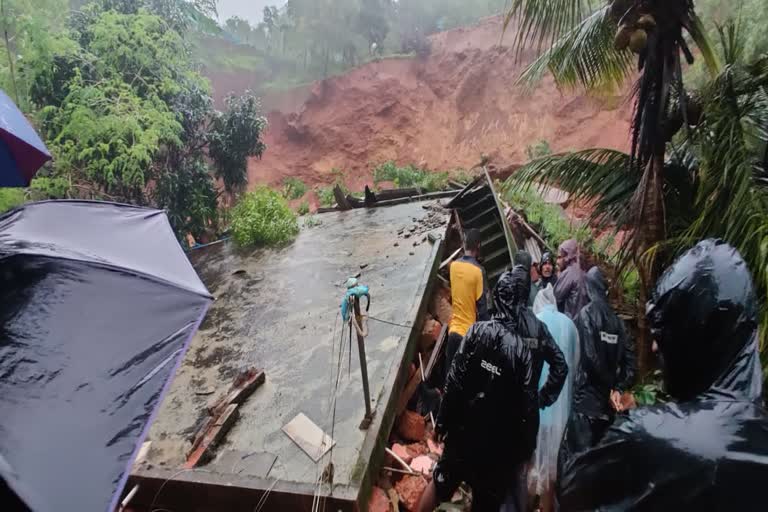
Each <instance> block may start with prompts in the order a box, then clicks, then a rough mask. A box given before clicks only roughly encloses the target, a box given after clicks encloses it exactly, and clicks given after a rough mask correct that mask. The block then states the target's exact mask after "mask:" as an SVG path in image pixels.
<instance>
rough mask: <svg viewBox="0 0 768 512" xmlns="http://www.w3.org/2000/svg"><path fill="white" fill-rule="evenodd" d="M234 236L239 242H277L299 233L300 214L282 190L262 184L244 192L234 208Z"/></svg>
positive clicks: (246, 244) (251, 243) (290, 238)
mask: <svg viewBox="0 0 768 512" xmlns="http://www.w3.org/2000/svg"><path fill="white" fill-rule="evenodd" d="M231 228H232V237H233V238H234V239H235V242H237V243H238V245H240V246H243V247H246V246H254V245H274V244H279V243H283V242H288V241H290V240H292V239H293V238H295V237H296V235H297V234H298V233H299V223H298V221H297V219H296V214H295V213H293V211H291V209H290V208H289V207H288V203H287V201H286V200H285V198H283V197H282V196H281V195H280V194H279V193H277V192H275V191H274V190H271V189H269V188H266V187H259V188H257V189H256V190H254V191H253V192H249V193H247V194H245V195H244V196H243V198H242V199H241V200H240V202H239V203H237V205H236V206H235V207H234V208H233V210H232V224H231Z"/></svg>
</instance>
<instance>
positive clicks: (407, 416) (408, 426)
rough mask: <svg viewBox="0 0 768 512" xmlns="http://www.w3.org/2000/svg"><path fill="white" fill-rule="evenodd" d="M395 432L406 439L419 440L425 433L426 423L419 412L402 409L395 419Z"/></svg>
mask: <svg viewBox="0 0 768 512" xmlns="http://www.w3.org/2000/svg"><path fill="white" fill-rule="evenodd" d="M397 433H398V434H399V435H400V437H402V438H403V439H405V440H407V441H420V440H422V439H424V436H425V435H426V424H425V422H424V418H422V417H421V414H419V413H417V412H413V411H404V412H403V414H401V415H400V417H399V418H398V420H397Z"/></svg>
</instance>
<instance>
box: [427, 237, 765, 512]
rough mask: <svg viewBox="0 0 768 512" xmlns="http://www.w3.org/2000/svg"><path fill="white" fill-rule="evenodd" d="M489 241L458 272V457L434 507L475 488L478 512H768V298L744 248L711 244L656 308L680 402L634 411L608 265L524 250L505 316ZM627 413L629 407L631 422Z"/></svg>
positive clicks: (569, 247)
mask: <svg viewBox="0 0 768 512" xmlns="http://www.w3.org/2000/svg"><path fill="white" fill-rule="evenodd" d="M479 235H480V234H479V233H478V232H476V231H475V230H468V231H467V232H466V233H465V240H464V242H465V251H464V257H463V258H461V259H460V260H458V261H456V262H454V263H452V264H451V268H450V277H451V294H452V299H453V308H454V310H453V317H452V319H451V323H450V325H449V333H450V334H449V337H448V339H447V346H446V352H445V353H446V368H447V375H446V377H445V384H444V391H443V397H442V402H441V405H440V410H439V413H438V415H437V418H436V421H435V435H436V436H437V437H438V440H441V441H443V442H444V443H445V444H444V450H443V455H442V456H441V458H440V460H439V461H438V463H437V465H436V467H435V469H434V472H433V479H432V482H431V483H430V485H429V486H428V487H427V489H426V491H425V492H424V494H423V495H422V498H421V502H420V504H419V508H420V510H422V511H431V510H434V508H435V507H436V506H437V504H439V503H440V502H444V501H448V500H450V499H451V497H452V495H453V493H454V492H455V491H456V489H457V487H458V486H459V485H460V484H461V483H462V482H465V483H466V484H467V485H469V486H470V487H471V489H472V509H473V510H476V511H486V510H488V511H494V512H495V511H499V510H504V511H519V512H523V511H526V510H528V507H529V499H528V498H529V496H531V494H535V495H538V496H539V497H540V501H539V508H540V509H541V510H546V511H549V510H670V509H676V508H683V507H685V509H696V510H724V509H731V508H747V509H749V510H754V509H756V508H757V506H756V505H755V502H751V501H750V499H753V498H754V499H755V500H757V499H758V493H757V489H758V488H759V485H754V484H755V483H756V482H759V479H760V478H761V477H763V476H768V458H766V455H768V422H767V421H766V414H765V411H764V410H763V408H762V403H761V391H762V370H761V367H760V364H759V354H758V347H757V299H756V297H755V293H754V288H753V285H752V280H751V276H750V274H749V271H748V270H747V268H746V265H745V264H744V261H743V260H742V259H741V256H740V255H739V254H738V252H737V251H735V249H733V248H732V247H730V246H728V245H727V244H724V243H722V242H720V241H714V240H706V241H703V242H701V243H699V244H698V245H697V246H696V247H694V248H693V249H691V250H690V251H689V252H688V253H686V254H685V255H683V256H682V257H681V258H680V259H679V260H678V261H677V262H675V263H674V264H673V265H672V266H671V267H670V268H669V269H668V270H667V271H666V272H665V273H664V274H663V276H662V277H661V278H660V279H659V282H658V284H657V286H656V288H655V290H654V292H653V294H652V298H651V300H650V301H649V303H648V306H647V312H648V313H647V315H648V321H649V324H650V326H651V333H652V335H653V338H654V347H655V348H656V349H657V350H658V352H659V356H660V360H661V361H662V369H663V374H664V380H665V388H666V392H667V393H668V394H669V395H670V396H671V397H672V398H673V400H675V402H674V403H672V402H670V403H668V404H664V405H660V406H654V407H645V408H639V409H635V410H632V411H624V410H623V407H622V400H621V397H622V394H623V393H625V392H626V391H628V390H629V388H630V387H631V386H632V384H633V382H634V379H635V373H636V368H635V350H634V344H633V342H632V340H631V338H630V336H629V335H628V333H627V331H626V329H625V327H624V324H623V321H622V320H621V319H620V318H619V317H618V316H617V315H616V313H615V312H614V311H613V310H612V308H611V306H610V304H609V302H608V285H607V282H606V279H605V277H604V275H603V273H602V272H601V271H600V269H599V268H597V267H593V268H591V269H589V271H588V272H584V271H583V269H582V267H581V262H580V258H579V249H578V245H577V244H576V242H575V241H573V240H569V241H567V242H565V243H563V244H562V246H561V247H560V248H559V250H558V253H557V259H556V266H555V264H554V262H553V261H552V257H551V256H550V255H549V254H545V255H543V257H542V259H541V261H540V263H539V268H538V269H534V272H533V273H534V275H536V274H538V275H539V276H540V277H539V279H537V280H536V282H532V277H531V274H532V267H533V265H532V259H531V256H530V255H528V254H527V253H524V252H519V253H518V254H517V255H516V256H515V260H514V263H513V266H512V268H511V269H510V270H509V271H507V272H505V273H504V274H503V275H502V276H501V277H500V279H499V281H498V283H497V284H496V286H495V288H494V289H493V292H492V301H491V305H490V307H489V304H488V302H489V301H488V299H487V290H486V289H485V285H484V283H485V279H484V275H483V270H482V266H481V265H480V263H479V262H478V258H479V256H480V252H481V246H480V236H479ZM617 413H622V414H619V415H618V418H617Z"/></svg>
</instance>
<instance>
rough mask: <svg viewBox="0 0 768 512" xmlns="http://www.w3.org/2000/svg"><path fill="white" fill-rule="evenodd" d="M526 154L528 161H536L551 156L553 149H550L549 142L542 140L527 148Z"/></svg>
mask: <svg viewBox="0 0 768 512" xmlns="http://www.w3.org/2000/svg"><path fill="white" fill-rule="evenodd" d="M525 154H526V155H527V156H528V160H536V159H537V158H541V157H543V156H547V155H551V154H552V149H551V148H550V147H549V142H547V141H546V140H544V139H542V140H540V141H539V142H537V143H536V144H531V145H530V146H528V147H526V148H525Z"/></svg>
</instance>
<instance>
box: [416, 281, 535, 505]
mask: <svg viewBox="0 0 768 512" xmlns="http://www.w3.org/2000/svg"><path fill="white" fill-rule="evenodd" d="M510 286H512V280H511V279H510V278H509V276H507V275H502V277H501V279H500V280H499V283H498V284H497V286H496V288H495V289H494V302H495V304H496V306H497V308H498V309H497V313H496V315H495V318H494V319H493V320H490V321H485V322H477V323H475V324H474V325H473V326H472V327H471V328H470V329H469V331H468V332H467V334H466V335H465V336H464V339H463V340H462V342H461V345H460V346H459V350H458V352H457V353H456V355H455V357H454V360H453V364H452V365H451V370H450V372H449V373H448V379H447V381H446V384H445V393H444V396H443V400H442V403H441V406H440V411H439V413H438V415H437V419H436V424H435V434H436V436H437V437H438V438H441V437H444V439H445V447H444V449H443V455H442V457H441V458H440V461H439V462H438V463H437V465H436V467H435V470H434V472H433V475H432V476H433V478H432V482H431V483H430V484H429V486H428V487H427V489H426V490H425V491H424V493H423V494H422V497H421V501H420V503H419V510H422V511H432V510H434V508H435V507H436V506H437V504H438V503H439V502H442V501H449V500H450V499H451V496H452V495H453V493H454V492H455V490H456V489H457V487H458V486H459V484H460V483H461V482H462V481H464V482H466V483H467V484H469V486H470V487H471V488H472V510H474V511H485V510H488V511H493V512H498V510H499V506H500V504H501V502H502V501H503V499H504V495H505V493H506V491H507V487H508V484H509V482H510V481H513V480H514V478H515V473H516V472H519V471H520V468H521V465H522V464H523V463H524V462H525V461H527V460H528V459H530V457H531V455H532V454H533V450H534V449H535V447H536V435H537V434H538V430H539V411H538V402H539V401H538V395H537V389H536V385H537V381H536V380H535V378H534V368H533V358H532V356H531V352H530V350H529V349H528V346H527V344H526V343H525V342H524V341H523V339H522V337H521V336H520V335H518V334H515V333H512V332H510V331H509V330H508V329H507V328H506V327H505V326H504V321H505V320H506V317H505V314H506V313H508V312H512V311H514V308H513V306H512V305H511V304H507V303H506V301H507V300H508V299H507V298H508V297H509V296H510V294H509V293H507V291H506V290H507V288H508V287H510Z"/></svg>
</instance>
